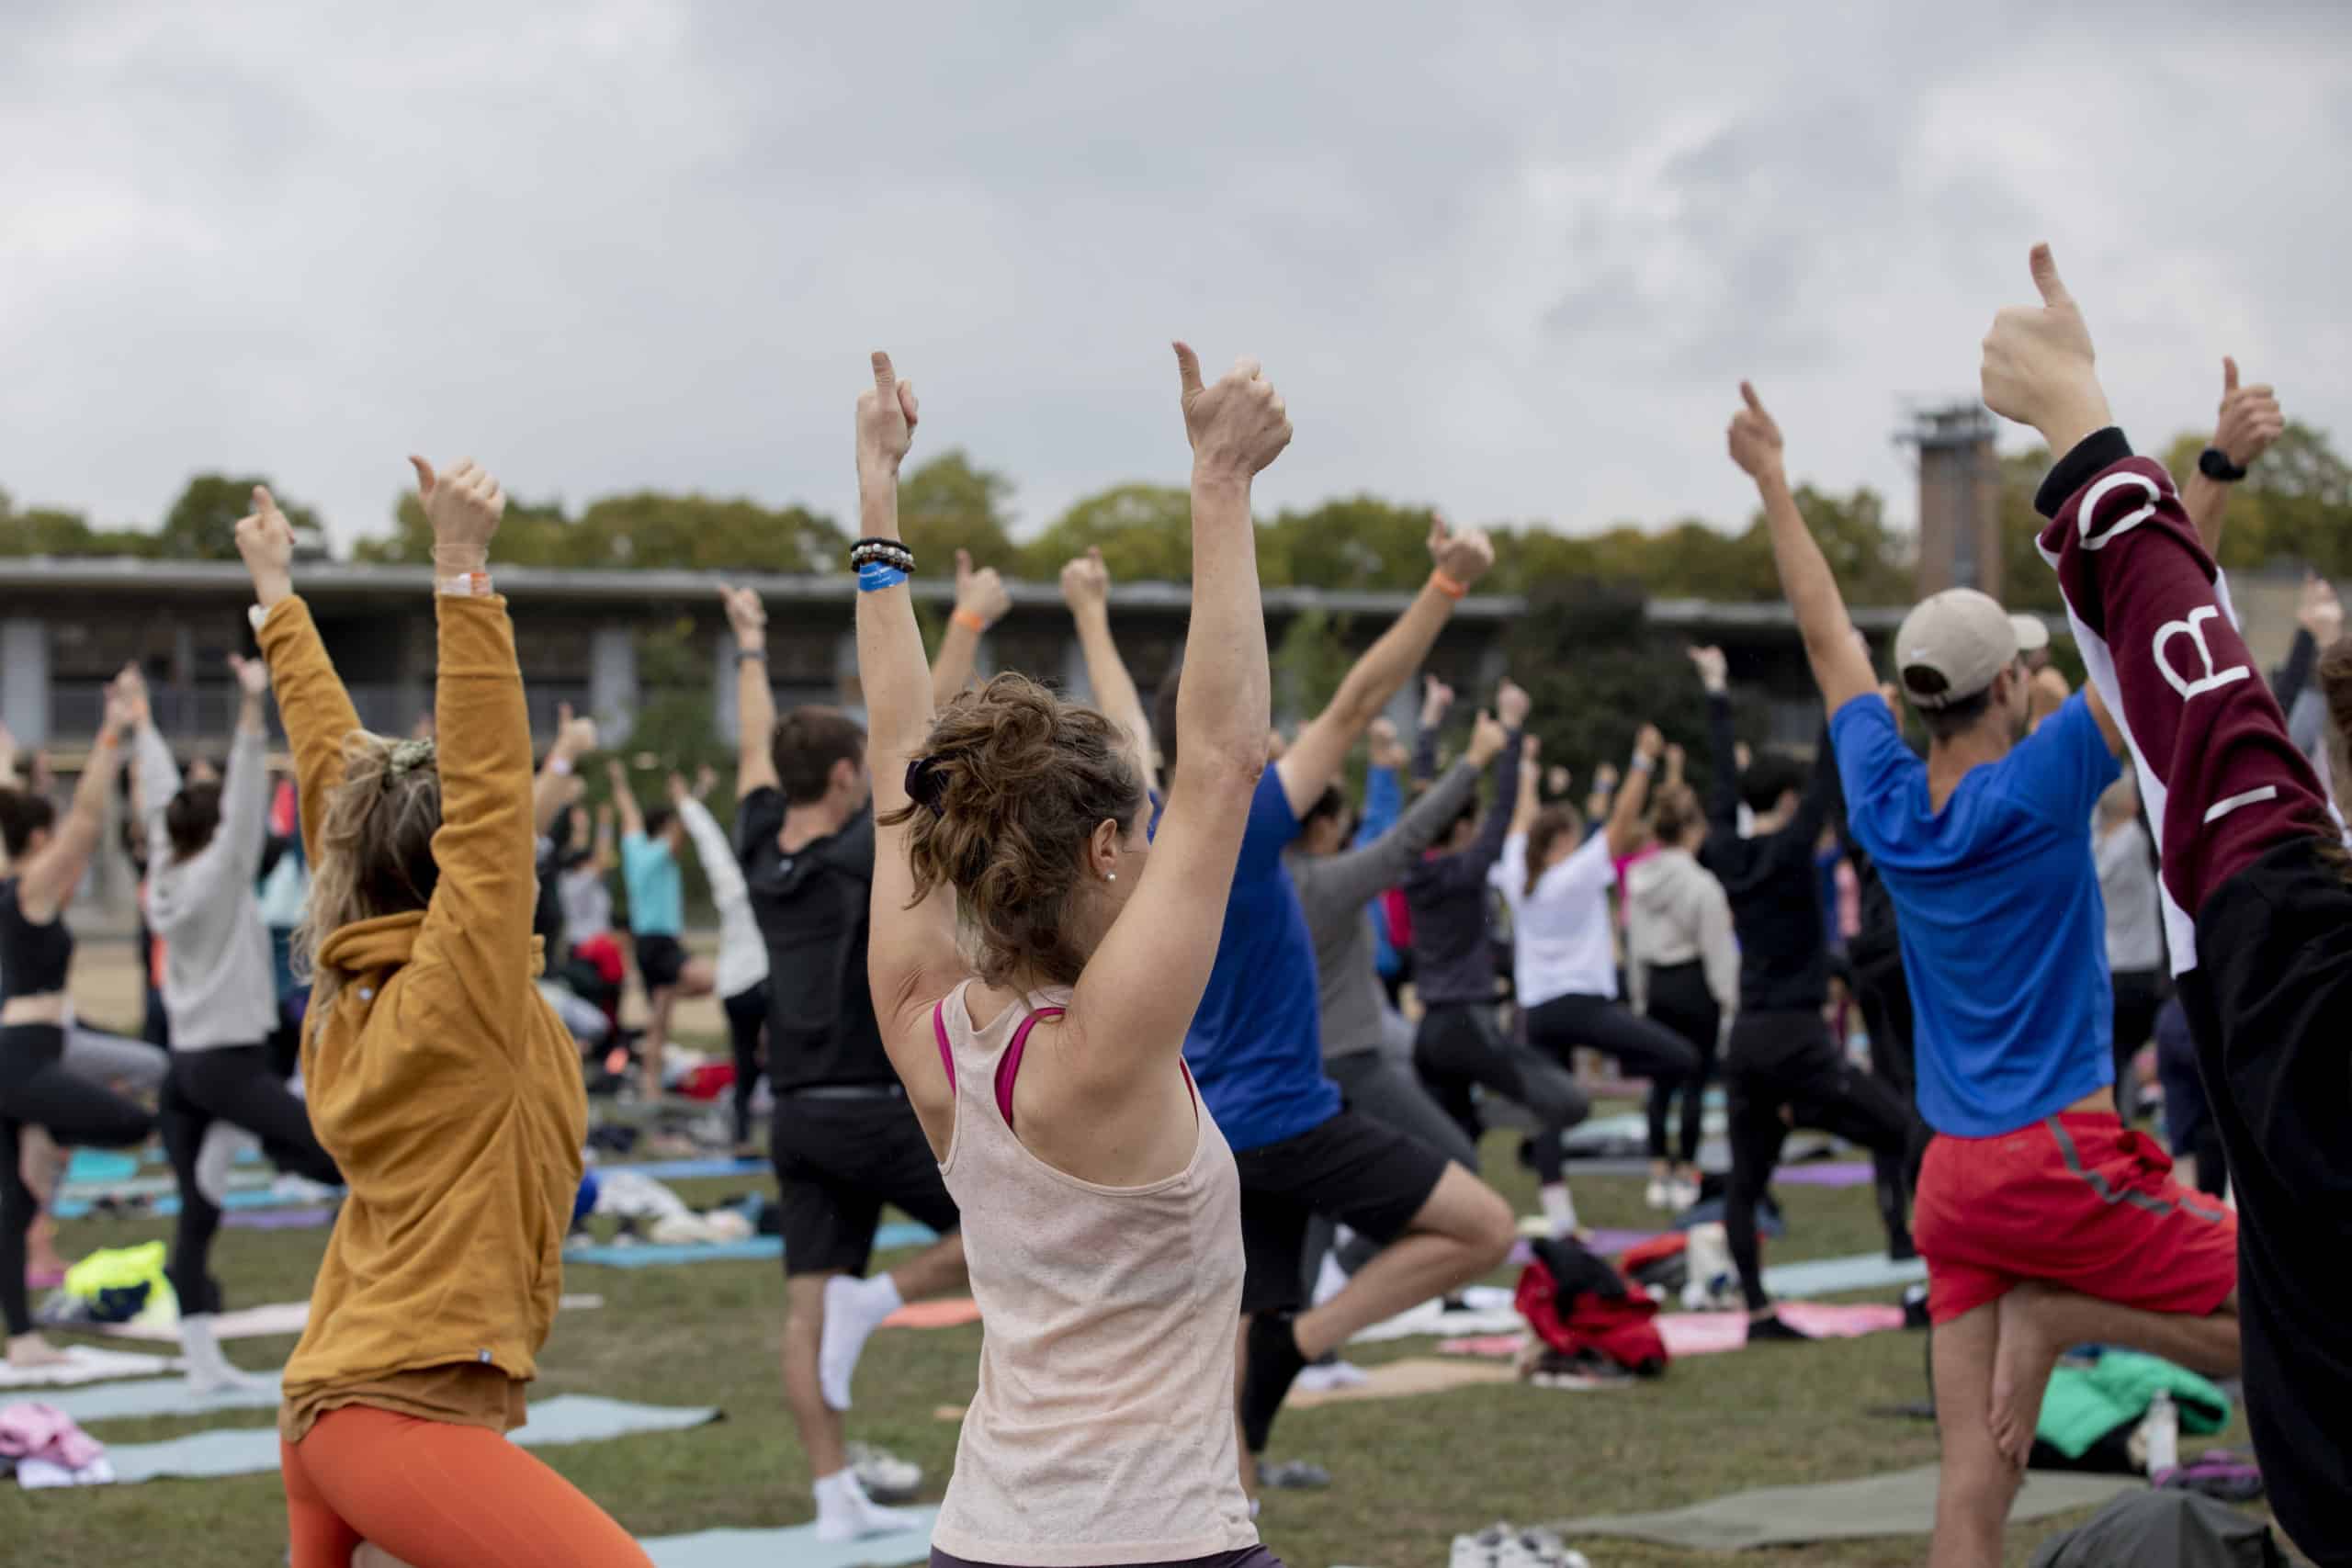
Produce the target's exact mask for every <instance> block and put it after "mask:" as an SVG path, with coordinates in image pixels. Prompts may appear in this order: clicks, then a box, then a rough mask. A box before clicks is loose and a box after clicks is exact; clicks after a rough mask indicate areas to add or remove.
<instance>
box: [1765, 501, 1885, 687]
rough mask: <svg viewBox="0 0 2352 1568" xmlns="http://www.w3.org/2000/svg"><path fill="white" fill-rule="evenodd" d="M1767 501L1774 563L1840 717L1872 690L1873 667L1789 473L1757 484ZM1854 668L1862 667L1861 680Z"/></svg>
mask: <svg viewBox="0 0 2352 1568" xmlns="http://www.w3.org/2000/svg"><path fill="white" fill-rule="evenodd" d="M1756 489H1757V491H1758V494H1760V495H1761V496H1762V497H1763V498H1764V517H1765V522H1766V525H1768V526H1769V527H1770V531H1771V535H1772V562H1773V565H1774V567H1775V568H1776V569H1777V570H1779V572H1780V575H1781V592H1782V593H1783V594H1785V595H1786V596H1787V598H1788V601H1789V607H1790V608H1791V609H1792V610H1793V611H1795V612H1796V617H1797V628H1798V630H1799V631H1800V632H1801V633H1802V634H1803V635H1804V650H1805V656H1806V658H1807V659H1809V660H1811V661H1812V664H1813V671H1814V679H1815V681H1816V682H1819V683H1820V686H1821V690H1822V694H1823V696H1824V697H1825V699H1826V700H1827V701H1828V703H1829V706H1830V711H1831V712H1833V713H1834V712H1836V711H1837V709H1838V706H1839V705H1841V704H1842V703H1843V702H1844V700H1845V698H1846V697H1849V696H1851V695H1852V694H1853V690H1852V688H1855V687H1856V686H1857V685H1859V687H1860V689H1863V690H1868V689H1869V688H1870V686H1871V682H1870V680H1869V678H1868V677H1869V666H1868V664H1867V662H1866V661H1865V660H1863V659H1862V655H1861V651H1860V649H1858V648H1856V647H1855V645H1854V623H1853V620H1852V618H1851V617H1850V616H1849V615H1847V613H1846V597H1845V595H1844V594H1843V593H1841V592H1838V579H1837V576H1836V574H1834V573H1833V572H1831V570H1829V560H1828V558H1827V557H1826V556H1824V555H1823V554H1822V553H1821V546H1820V544H1819V543H1818V542H1816V541H1815V538H1814V536H1813V532H1812V530H1811V529H1809V528H1807V527H1806V526H1805V522H1804V513H1800V512H1799V511H1798V510H1797V502H1796V496H1795V495H1794V494H1793V493H1792V491H1790V489H1789V481H1788V477H1787V475H1785V474H1782V473H1779V472H1773V473H1768V474H1765V475H1764V476H1762V477H1761V478H1759V479H1758V480H1757V481H1756ZM1849 666H1859V667H1860V671H1861V675H1860V680H1859V681H1858V680H1857V678H1856V677H1855V675H1854V673H1853V670H1852V669H1851V668H1849Z"/></svg>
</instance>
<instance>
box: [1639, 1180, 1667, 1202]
mask: <svg viewBox="0 0 2352 1568" xmlns="http://www.w3.org/2000/svg"><path fill="white" fill-rule="evenodd" d="M1672 1192H1673V1190H1672V1189H1671V1188H1670V1187H1668V1184H1667V1183H1665V1182H1663V1181H1653V1182H1651V1183H1650V1184H1649V1185H1648V1186H1647V1187H1646V1188H1644V1189H1643V1190H1642V1201H1643V1202H1644V1203H1645V1204H1647V1205H1648V1206H1649V1207H1650V1208H1653V1209H1663V1208H1665V1207H1666V1206H1667V1205H1668V1203H1669V1202H1671V1201H1673V1197H1672Z"/></svg>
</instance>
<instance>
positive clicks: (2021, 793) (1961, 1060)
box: [1829, 693, 2119, 1138]
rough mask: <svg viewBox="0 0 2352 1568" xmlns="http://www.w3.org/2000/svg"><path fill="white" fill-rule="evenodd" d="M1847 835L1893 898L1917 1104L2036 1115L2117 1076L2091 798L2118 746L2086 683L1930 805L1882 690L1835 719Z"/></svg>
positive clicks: (1935, 1112)
mask: <svg viewBox="0 0 2352 1568" xmlns="http://www.w3.org/2000/svg"><path fill="white" fill-rule="evenodd" d="M1829 738H1830V743H1831V745H1833V746H1834V747H1836V749H1837V752H1838V775H1839V777H1840V778H1841V779H1842V780H1843V781H1844V783H1845V786H1846V804H1847V814H1848V818H1849V821H1850V822H1851V824H1852V828H1853V834H1854V838H1855V840H1856V841H1858V842H1859V843H1860V845H1861V846H1862V848H1863V849H1864V850H1866V851H1868V852H1869V853H1870V857H1871V860H1872V861H1873V862H1875V863H1877V866H1878V871H1879V875H1880V877H1881V879H1882V880H1883V882H1884V883H1885V885H1886V888H1887V891H1888V892H1889V893H1891V894H1893V895H1894V908H1895V915H1896V919H1897V924H1898V927H1899V929H1900V932H1901V936H1902V942H1903V972H1904V974H1905V976H1906V977H1908V979H1909V980H1910V982H1911V1005H1912V1010H1913V1012H1914V1014H1915V1015H1916V1020H1917V1022H1916V1028H1915V1031H1914V1039H1915V1041H1916V1043H1917V1050H1918V1070H1919V1113H1920V1114H1921V1115H1922V1116H1924V1117H1926V1118H1927V1120H1928V1125H1929V1126H1931V1127H1933V1128H1934V1129H1935V1130H1936V1131H1937V1132H1939V1133H1945V1134H1951V1136H1953V1137H1960V1138H1989V1137H1994V1136H1996V1135H1998V1134H2003V1133H2013V1132H2016V1131H2017V1130H2018V1128H2020V1127H2025V1126H2030V1125H2031V1124H2032V1123H2034V1122H2039V1121H2041V1119H2042V1118H2043V1117H2045V1116H2049V1115H2051V1114H2052V1112H2055V1111H2062V1110H2064V1108H2065V1107H2067V1106H2069V1105H2071V1104H2073V1103H2074V1102H2075V1100H2080V1099H2082V1098H2083V1096H2085V1095H2086V1094H2089V1093H2091V1092H2092V1091H2093V1090H2095V1089H2100V1088H2103V1087H2104V1086H2106V1085H2108V1084H2110V1083H2112V1082H2114V1081H2115V1062H2114V1058H2113V1055H2112V1054H2111V1047H2110V1045H2109V1040H2110V1039H2111V1037H2112V1035H2113V1032H2114V1021H2113V1017H2112V1013H2111V1008H2112V1007H2113V997H2112V992H2111V990H2110V988H2109V978H2108V969H2107V914H2106V909H2105V907H2104V906H2103V905H2102V904H2101V902H2100V900H2099V892H2098V868H2097V867H2096V866H2095V865H2094V864H2093V863H2092V861H2091V811H2092V808H2093V807H2095V806H2096V805H2097V804H2098V797H2099V795H2100V793H2101V792H2102V791H2104V790H2105V789H2106V788H2107V786H2108V785H2109V784H2113V783H2114V782H2115V778H2116V774H2117V773H2118V772H2119V769H2118V766H2117V763H2116V761H2115V756H2114V754H2113V753H2112V752H2110V751H2109V750H2108V749H2107V741H2106V739H2105V738H2104V737H2103V736H2101V735H2100V733H2099V728H2098V720H2097V719H2095V718H2093V717H2092V716H2091V711H2090V705H2089V704H2088V703H2086V701H2085V700H2084V699H2083V697H2082V695H2081V694H2079V693H2078V694H2075V696H2074V697H2073V698H2072V699H2071V700H2069V701H2068V702H2067V704H2066V705H2065V706H2064V707H2062V708H2060V709H2059V710H2058V711H2057V712H2056V713H2055V714H2053V715H2052V716H2051V717H2050V718H2048V719H2047V720H2045V721H2044V722H2043V724H2042V726H2041V728H2040V729H2038V730H2036V731H2034V733H2033V734H2031V735H2030V736H2028V737H2027V738H2026V739H2024V740H2022V741H2020V742H2018V746H2017V748H2016V749H2015V750H2012V751H2011V752H2010V753H2009V754H2008V755H2007V756H2006V757H2004V758H2002V759H2001V760H2000V761H1997V762H1987V763H1985V764H1983V765H1981V766H1979V767H1976V768H1973V769H1971V770H1970V771H1969V773H1968V775H1967V776H1966V777H1965V778H1963V779H1962V780H1961V781H1960V787H1959V788H1958V789H1955V790H1954V791H1952V794H1951V799H1949V800H1947V801H1946V802H1944V807H1943V809H1942V810H1941V811H1937V810H1934V809H1932V808H1931V807H1929V806H1928V765H1927V763H1925V762H1924V761H1920V760H1919V758H1918V757H1917V756H1916V755H1915V754H1914V753H1913V752H1912V750H1911V749H1910V748H1909V747H1908V746H1905V744H1904V743H1903V737H1902V734H1901V732H1900V731H1898V730H1897V729H1896V728H1895V725H1894V715H1893V714H1891V713H1889V712H1888V711H1887V706H1886V704H1885V703H1884V702H1883V701H1882V700H1881V699H1880V698H1879V697H1878V696H1877V695H1875V694H1871V695H1867V696H1860V697H1856V698H1855V699H1854V700H1853V701H1852V702H1849V703H1848V704H1847V705H1845V706H1844V707H1842V708H1840V709H1838V714H1837V716H1836V717H1834V718H1833V719H1832V720H1831V721H1830V726H1829Z"/></svg>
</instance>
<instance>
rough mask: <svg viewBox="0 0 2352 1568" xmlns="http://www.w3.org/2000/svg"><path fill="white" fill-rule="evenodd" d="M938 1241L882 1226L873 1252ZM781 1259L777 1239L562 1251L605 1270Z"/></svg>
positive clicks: (929, 1233) (915, 1228) (922, 1231)
mask: <svg viewBox="0 0 2352 1568" xmlns="http://www.w3.org/2000/svg"><path fill="white" fill-rule="evenodd" d="M938 1239H939V1233H938V1232H936V1231H934V1230H933V1229H932V1228H931V1227H930V1226H929V1225H919V1224H912V1223H907V1224H895V1225H884V1226H883V1227H882V1228H881V1229H880V1230H878V1231H876V1232H875V1233H874V1246H875V1249H876V1251H881V1252H887V1251H888V1250H890V1249H891V1248H892V1247H924V1246H928V1245H929V1244H930V1243H932V1242H934V1241H937V1240H938ZM783 1256H784V1241H783V1238H781V1237H779V1236H773V1235H755V1236H752V1237H750V1238H748V1239H746V1240H743V1241H719V1242H699V1243H695V1242H689V1243H685V1244H684V1245H682V1246H678V1247H656V1246H653V1245H651V1244H650V1243H649V1244H646V1245H643V1246H639V1247H567V1248H566V1249H565V1250H564V1254H563V1260H564V1262H566V1263H567V1264H571V1263H585V1264H590V1265H592V1266H597V1265H600V1266H602V1267H604V1268H607V1269H666V1268H668V1267H670V1266H671V1265H672V1264H675V1263H735V1262H745V1261H752V1262H756V1261H759V1260H761V1259H763V1258H765V1259H774V1258H782V1257H783Z"/></svg>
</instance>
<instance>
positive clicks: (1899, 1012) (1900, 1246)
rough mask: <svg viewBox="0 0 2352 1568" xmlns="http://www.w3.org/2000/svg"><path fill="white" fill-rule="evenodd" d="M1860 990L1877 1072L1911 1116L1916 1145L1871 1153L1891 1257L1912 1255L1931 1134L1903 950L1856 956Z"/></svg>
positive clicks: (1858, 996)
mask: <svg viewBox="0 0 2352 1568" xmlns="http://www.w3.org/2000/svg"><path fill="white" fill-rule="evenodd" d="M1853 967H1854V996H1855V999H1856V1000H1858V1001H1860V1003H1861V1005H1862V1027H1863V1028H1864V1029H1866V1030H1868V1031H1869V1032H1870V1037H1871V1073H1872V1074H1873V1075H1874V1076H1875V1077H1877V1078H1878V1080H1879V1081H1880V1082H1881V1083H1883V1084H1884V1085H1886V1087H1887V1088H1889V1089H1893V1090H1894V1098H1895V1099H1897V1100H1901V1101H1902V1102H1903V1106H1904V1109H1905V1111H1906V1112H1907V1113H1908V1114H1909V1116H1910V1118H1911V1140H1912V1144H1911V1147H1910V1148H1908V1149H1906V1150H1905V1152H1904V1154H1903V1155H1902V1156H1899V1157H1898V1156H1893V1155H1882V1154H1873V1155H1871V1179H1872V1181H1873V1184H1874V1185H1875V1186H1876V1187H1877V1189H1878V1213H1879V1218H1880V1219H1881V1220H1882V1221H1883V1222H1884V1224H1885V1225H1886V1249H1887V1254H1888V1256H1889V1257H1894V1258H1909V1257H1912V1256H1915V1254H1916V1252H1917V1248H1915V1247H1913V1246H1912V1243H1911V1186H1912V1182H1913V1180H1914V1179H1916V1178H1917V1176H1918V1174H1919V1162H1920V1161H1921V1160H1922V1159H1924V1158H1926V1157H1927V1153H1928V1137H1929V1136H1930V1134H1929V1132H1928V1124H1927V1122H1924V1121H1922V1120H1921V1119H1920V1116H1919V1111H1918V1088H1917V1085H1918V1069H1917V1066H1916V1065H1915V1062H1914V1057H1913V1049H1914V1048H1913V1045H1912V1023H1911V981H1910V978H1909V976H1906V975H1905V974H1904V972H1903V950H1902V949H1901V948H1898V947H1887V948H1882V949H1877V950H1874V951H1872V952H1870V953H1860V954H1857V955H1856V956H1855V958H1854V965H1853Z"/></svg>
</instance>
